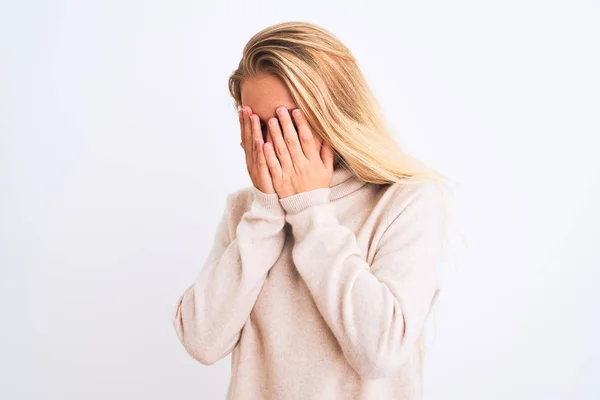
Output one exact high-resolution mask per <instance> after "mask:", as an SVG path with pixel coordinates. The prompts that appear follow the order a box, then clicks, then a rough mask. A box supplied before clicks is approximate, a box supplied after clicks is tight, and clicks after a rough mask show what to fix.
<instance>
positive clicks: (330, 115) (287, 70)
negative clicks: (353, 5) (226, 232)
mask: <svg viewBox="0 0 600 400" xmlns="http://www.w3.org/2000/svg"><path fill="white" fill-rule="evenodd" d="M267 74H272V75H275V76H277V77H278V78H280V79H281V80H282V81H283V82H284V84H285V85H286V86H287V88H288V90H289V91H290V93H291V96H292V98H293V99H294V101H295V103H296V105H297V107H298V108H299V109H300V110H301V111H302V113H303V115H304V116H305V118H306V119H307V121H308V123H309V126H310V128H311V131H312V132H313V134H314V135H316V136H318V137H320V138H321V139H323V140H325V141H327V142H329V143H330V144H331V146H332V148H333V149H334V152H335V155H336V159H337V161H338V162H341V163H343V164H344V165H345V166H346V167H347V168H349V169H350V170H352V172H353V173H354V174H355V175H356V176H357V177H358V178H359V179H361V180H363V181H366V182H370V183H375V184H392V183H395V182H398V183H401V184H411V183H416V182H420V181H423V180H429V181H433V182H434V183H436V184H438V185H439V187H441V186H444V184H445V181H446V179H447V178H446V177H445V176H444V175H442V174H441V173H439V172H438V171H436V170H434V169H433V168H431V167H429V166H427V165H426V164H425V163H423V162H421V161H419V160H417V159H416V158H414V157H412V156H410V155H409V154H407V153H406V152H405V151H404V150H403V149H402V148H401V146H400V145H399V143H398V142H397V141H396V140H395V138H394V136H393V134H392V132H391V131H390V129H388V127H387V125H386V123H385V120H384V117H383V114H382V112H381V107H380V105H379V103H378V101H377V100H376V98H375V96H374V94H373V92H372V91H371V89H370V88H369V86H368V84H367V82H366V80H365V78H364V76H363V74H362V72H361V70H360V69H359V66H358V63H357V61H356V59H355V58H354V56H353V55H352V53H351V52H350V50H349V49H348V48H347V47H346V46H345V45H344V44H343V43H342V42H341V41H340V40H339V39H338V38H337V37H335V36H334V35H333V34H332V33H331V32H329V31H328V30H326V29H324V28H322V27H319V26H317V25H314V24H312V23H308V22H301V21H288V22H282V23H278V24H275V25H271V26H269V27H267V28H265V29H262V30H261V31H259V32H258V33H256V34H255V35H254V36H252V38H250V40H249V41H248V43H247V44H246V45H245V46H244V49H243V54H242V59H241V61H240V62H239V65H238V67H237V69H235V70H234V71H233V73H232V75H231V76H230V77H229V82H228V83H229V92H230V94H231V96H232V97H233V99H234V106H235V107H236V108H238V109H239V108H241V107H242V99H241V83H242V82H243V81H244V79H246V78H251V77H258V76H261V75H267ZM442 195H444V192H443V191H442ZM417 349H418V354H419V360H420V361H421V362H419V368H421V364H422V358H423V336H421V337H420V338H419V340H418V343H417Z"/></svg>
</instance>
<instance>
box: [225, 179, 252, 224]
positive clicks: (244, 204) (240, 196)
mask: <svg viewBox="0 0 600 400" xmlns="http://www.w3.org/2000/svg"><path fill="white" fill-rule="evenodd" d="M252 200H253V193H252V186H245V187H243V188H240V189H236V190H234V191H233V192H229V193H228V194H227V197H226V200H225V203H226V205H225V207H226V211H227V214H228V215H229V219H230V220H231V222H232V223H233V225H237V223H239V220H240V219H241V218H242V215H243V214H244V213H245V212H246V211H247V210H248V209H249V208H250V205H251V204H252Z"/></svg>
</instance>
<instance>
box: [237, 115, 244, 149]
mask: <svg viewBox="0 0 600 400" xmlns="http://www.w3.org/2000/svg"><path fill="white" fill-rule="evenodd" d="M243 112H244V110H243V109H241V108H240V109H239V110H238V121H239V123H240V147H241V148H242V149H243V148H244V114H243Z"/></svg>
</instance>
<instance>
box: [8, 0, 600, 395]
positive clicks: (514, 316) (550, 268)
mask: <svg viewBox="0 0 600 400" xmlns="http://www.w3.org/2000/svg"><path fill="white" fill-rule="evenodd" d="M599 17H600V9H599V5H598V3H597V2H593V1H561V2H559V1H464V0H463V1H454V2H443V1H432V2H417V1H412V2H396V1H389V2H377V1H375V2H372V3H371V4H370V5H369V6H367V5H366V3H365V2H341V1H339V2H324V1H302V2H292V3H288V2H266V1H253V2H236V3H232V2H226V3H218V2H210V3H208V2H204V1H169V2H167V1H95V2H92V1H85V2H84V1H66V0H57V1H54V2H42V1H19V2H16V1H13V2H3V4H2V6H1V8H0V48H1V51H0V72H1V74H0V184H1V186H0V235H1V236H0V240H1V242H0V266H1V270H0V274H1V275H0V311H1V321H2V325H1V326H2V329H1V330H0V343H1V344H0V346H1V351H0V374H1V376H2V384H1V385H0V397H1V398H3V399H11V400H12V399H33V398H40V399H42V398H43V399H60V400H75V399H86V400H93V399H106V398H112V399H144V400H151V399H152V400H162V399H223V398H224V395H225V392H226V388H227V383H228V379H229V363H230V358H229V357H227V358H225V359H223V360H222V361H220V362H218V363H217V364H215V365H213V366H210V367H206V366H203V365H202V364H199V363H198V362H196V361H194V360H193V359H191V357H189V356H188V355H187V354H186V353H185V351H184V350H183V347H182V346H181V345H180V344H179V342H178V341H177V338H176V336H175V332H174V330H173V327H172V324H171V316H172V312H173V308H174V305H175V302H176V300H177V298H178V297H179V296H180V295H181V293H182V292H183V290H184V289H185V288H186V287H187V285H189V284H190V283H191V282H192V281H193V279H195V277H196V275H197V274H198V272H199V269H200V266H201V265H202V263H203V261H204V258H205V256H206V255H207V252H208V250H209V248H210V246H211V244H212V239H213V233H214V229H215V227H216V222H217V220H218V218H219V217H220V214H221V212H222V211H223V207H224V200H225V196H226V195H227V193H229V192H231V191H233V190H236V189H238V188H240V187H242V186H245V185H249V184H250V180H249V178H248V177H247V173H246V170H245V164H244V157H243V153H242V149H241V148H240V146H239V128H238V125H237V118H236V115H235V111H234V109H233V103H232V100H231V99H230V97H229V94H228V92H227V78H228V76H229V74H230V73H231V72H232V71H233V70H234V68H235V67H236V66H237V63H238V61H239V59H240V56H241V50H242V47H243V45H244V44H245V43H246V41H247V40H248V39H249V38H250V37H251V36H252V35H253V34H254V33H256V32H257V31H258V30H260V29H262V28H264V27H266V26H268V25H271V24H274V23H277V22H282V21H286V20H304V21H309V22H313V23H316V24H319V25H321V26H323V27H325V28H326V29H329V30H330V31H332V32H333V33H334V34H335V35H337V36H338V37H339V38H340V39H341V40H342V41H343V42H344V43H345V44H346V45H347V46H348V47H349V48H350V49H351V50H352V52H353V54H354V55H355V56H356V58H357V59H358V61H359V65H360V66H361V68H362V70H363V72H364V74H365V75H366V77H367V79H368V81H369V83H370V85H371V87H372V88H373V90H374V91H375V93H376V95H377V96H378V98H379V101H380V103H381V105H382V107H383V108H384V111H385V115H386V118H387V119H388V121H389V123H390V125H392V126H393V127H394V129H395V130H396V132H397V136H398V140H399V141H400V142H401V143H402V144H403V145H404V147H405V148H406V149H407V150H408V151H410V152H411V153H413V154H415V155H417V156H418V157H421V158H422V159H424V160H425V161H427V162H429V163H431V164H432V165H433V166H435V167H437V168H438V169H440V170H442V171H443V172H444V173H445V174H447V175H448V176H449V177H450V178H452V179H453V180H454V181H455V182H456V194H455V202H456V213H457V218H458V223H459V226H460V229H461V234H462V235H463V236H464V240H465V246H463V247H464V248H463V249H462V250H461V251H460V253H459V254H458V256H457V265H456V266H455V267H452V268H453V269H452V271H451V273H449V274H448V279H447V282H446V288H445V292H444V294H443V296H442V297H441V298H440V300H439V301H438V308H437V313H436V326H435V336H434V337H433V338H432V340H431V341H430V343H429V347H428V355H427V358H426V361H427V365H426V370H425V399H426V400H431V399H444V400H447V399H448V400H454V399H457V400H459V399H460V400H471V399H473V400H482V399H485V400H495V399H498V400H500V399H503V400H504V399H523V400H538V399H539V400H559V399H560V400H562V399H578V400H583V399H598V398H600V380H599V378H600V366H599V365H600V361H599V360H600V344H599V338H600V326H599V322H598V317H600V312H599V308H600V294H599V291H598V284H599V283H600V271H599V270H600V249H599V248H598V247H599V246H600V228H599V226H600V212H599V211H598V206H599V205H600V161H599V159H598V145H599V144H600V143H599V141H598V137H599V135H600V117H599V114H600V79H599V76H598V71H600V54H599V49H600V44H599V39H600V24H599V23H598V21H599V20H600V18H599Z"/></svg>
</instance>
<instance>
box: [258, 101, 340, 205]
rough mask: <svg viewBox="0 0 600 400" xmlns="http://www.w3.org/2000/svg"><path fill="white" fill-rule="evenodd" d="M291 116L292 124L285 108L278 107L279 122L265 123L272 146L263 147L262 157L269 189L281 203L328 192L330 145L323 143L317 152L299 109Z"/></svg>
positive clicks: (331, 171) (274, 119)
mask: <svg viewBox="0 0 600 400" xmlns="http://www.w3.org/2000/svg"><path fill="white" fill-rule="evenodd" d="M292 114H293V116H294V117H293V118H294V121H292V118H291V117H290V114H289V112H288V110H287V109H286V108H285V107H278V108H277V115H278V118H279V120H278V119H277V118H271V119H269V121H267V122H268V124H267V125H268V129H269V132H270V134H271V138H272V140H273V144H271V143H265V145H264V155H265V158H266V161H267V165H268V168H269V171H270V173H271V178H272V180H273V187H274V188H275V191H276V192H277V194H278V195H279V198H281V199H283V198H285V197H289V196H293V195H295V194H298V193H302V192H306V191H309V190H313V189H319V188H328V187H330V185H331V179H332V177H333V149H332V148H331V145H330V144H329V143H327V142H325V141H323V142H322V143H321V146H320V148H319V143H318V141H317V140H316V139H315V137H314V136H313V134H312V132H311V130H310V127H309V126H308V123H307V122H306V119H305V118H304V115H302V113H301V112H300V110H299V109H295V110H294V111H293V112H292ZM296 114H297V115H296ZM279 122H281V128H280V126H279ZM294 122H295V123H296V126H297V127H298V128H297V130H298V132H296V128H294ZM282 129H283V133H282Z"/></svg>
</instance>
